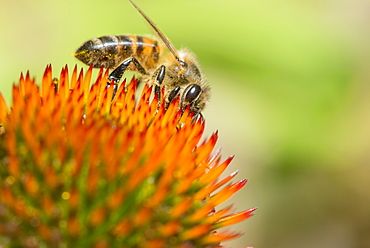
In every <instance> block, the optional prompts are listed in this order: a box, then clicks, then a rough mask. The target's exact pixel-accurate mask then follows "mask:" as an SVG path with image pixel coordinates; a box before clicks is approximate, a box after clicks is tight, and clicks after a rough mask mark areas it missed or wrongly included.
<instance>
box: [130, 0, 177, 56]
mask: <svg viewBox="0 0 370 248" xmlns="http://www.w3.org/2000/svg"><path fill="white" fill-rule="evenodd" d="M129 1H130V2H131V4H132V5H134V7H135V9H136V10H137V11H139V13H140V14H141V15H142V16H143V17H144V18H145V20H146V21H147V22H148V23H149V25H150V26H151V27H152V28H153V29H154V31H155V32H156V33H157V35H158V36H159V37H160V38H161V40H162V41H163V42H164V44H165V45H166V46H167V48H168V50H170V52H171V53H172V54H173V56H174V57H175V59H176V60H177V61H178V62H179V63H180V62H183V61H181V60H180V57H179V54H178V53H177V51H176V48H175V47H174V46H173V45H172V43H171V42H170V40H169V39H168V38H167V36H166V35H165V34H164V33H163V32H162V31H161V30H160V29H159V28H158V27H157V26H156V25H155V24H154V22H153V21H152V20H150V19H149V17H148V16H147V15H146V14H145V13H144V12H143V11H142V10H141V9H140V8H139V7H138V6H137V5H136V4H135V3H134V2H133V1H132V0H129Z"/></svg>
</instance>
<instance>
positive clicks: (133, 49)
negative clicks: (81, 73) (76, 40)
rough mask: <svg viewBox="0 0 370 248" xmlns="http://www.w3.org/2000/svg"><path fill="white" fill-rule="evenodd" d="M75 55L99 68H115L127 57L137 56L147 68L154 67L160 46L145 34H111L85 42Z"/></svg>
mask: <svg viewBox="0 0 370 248" xmlns="http://www.w3.org/2000/svg"><path fill="white" fill-rule="evenodd" d="M74 56H75V57H76V58H78V59H79V60H81V61H82V62H84V63H85V64H87V65H92V66H93V67H98V68H99V67H101V66H104V67H105V68H115V67H117V66H118V65H119V64H120V63H121V62H122V61H123V60H125V59H126V58H129V57H135V58H136V59H137V60H138V61H139V62H140V63H142V65H143V66H144V67H145V68H152V67H154V66H155V65H156V63H157V62H158V59H159V56H160V47H159V45H158V42H157V41H156V40H154V39H151V38H147V37H143V36H136V35H117V36H113V35H111V36H102V37H99V38H94V39H91V40H89V41H87V42H85V43H84V44H83V45H82V46H81V47H80V48H78V49H77V51H76V52H75V54H74Z"/></svg>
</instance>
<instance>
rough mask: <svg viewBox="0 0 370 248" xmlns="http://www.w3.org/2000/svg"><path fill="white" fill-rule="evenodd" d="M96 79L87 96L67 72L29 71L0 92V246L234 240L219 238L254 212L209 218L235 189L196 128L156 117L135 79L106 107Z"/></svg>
mask: <svg viewBox="0 0 370 248" xmlns="http://www.w3.org/2000/svg"><path fill="white" fill-rule="evenodd" d="M107 76H108V72H107V71H105V70H103V69H101V70H100V72H99V74H98V76H97V78H96V80H94V81H95V82H94V83H93V84H92V86H91V87H90V81H91V77H92V68H90V69H89V70H88V71H87V72H86V74H84V73H83V71H82V70H81V71H80V73H78V72H77V68H76V67H75V69H74V71H73V72H72V75H71V76H70V75H69V72H68V68H67V66H66V67H65V68H63V69H62V71H61V74H60V77H59V78H53V77H52V69H51V66H48V67H47V68H46V70H45V73H44V76H43V79H42V83H41V87H38V86H37V85H36V83H35V80H34V79H31V78H30V76H29V73H27V74H26V76H25V77H24V76H23V75H21V77H20V80H19V85H18V86H14V87H13V96H12V97H13V101H12V104H11V108H8V107H7V105H6V103H5V101H4V98H3V97H2V96H1V94H0V161H1V162H0V163H1V164H0V246H3V245H6V247H220V246H221V245H220V244H221V242H222V241H225V240H229V239H231V238H235V237H237V236H239V235H240V234H238V233H234V232H230V231H227V230H226V231H219V230H218V229H219V228H221V227H225V226H228V225H231V224H234V223H237V222H240V221H242V220H245V219H246V218H248V217H250V216H251V215H252V212H253V211H254V209H249V210H246V211H242V212H239V213H231V211H232V208H231V207H226V208H223V209H217V206H218V205H219V204H221V203H223V202H224V201H225V200H227V199H228V198H229V197H231V196H232V195H233V194H234V193H235V192H237V191H238V190H239V189H240V188H242V187H243V186H244V185H245V184H246V180H241V181H238V182H236V183H230V181H231V179H232V178H233V177H234V176H235V175H236V172H235V173H233V174H231V175H229V176H227V177H225V178H223V179H219V176H220V175H221V173H222V172H223V171H224V170H225V168H226V167H227V166H228V164H229V163H230V162H231V160H232V157H229V158H227V159H226V160H225V161H222V160H221V156H220V151H219V150H217V151H213V149H214V146H215V144H216V140H217V132H216V133H214V134H213V135H212V136H211V137H210V138H209V139H207V140H204V141H201V136H202V134H203V131H204V125H205V123H204V120H203V119H202V118H199V117H198V118H196V117H194V116H193V115H192V113H190V112H189V109H186V110H181V109H179V101H178V100H175V101H173V102H172V103H171V104H170V105H169V107H168V109H165V108H164V105H165V104H164V103H163V102H160V101H159V100H158V98H157V97H156V96H154V97H153V93H152V91H153V90H152V87H150V86H148V85H145V87H144V89H143V91H142V94H141V97H140V99H139V100H135V94H136V88H137V84H138V81H137V80H135V79H132V80H131V81H130V82H129V83H127V84H125V83H122V84H121V86H120V87H119V88H118V91H117V94H116V95H115V97H114V98H113V100H112V95H113V87H107V80H106V78H107Z"/></svg>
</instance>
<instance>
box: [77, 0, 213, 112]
mask: <svg viewBox="0 0 370 248" xmlns="http://www.w3.org/2000/svg"><path fill="white" fill-rule="evenodd" d="M129 1H130V2H131V4H132V5H133V6H134V7H135V8H136V10H137V11H138V12H139V13H140V14H141V15H142V16H143V17H144V19H145V20H146V21H147V22H148V23H149V24H150V26H151V27H152V28H153V29H154V31H155V32H156V34H157V35H158V36H159V38H160V40H157V39H155V38H151V37H146V36H136V35H117V36H113V35H111V36H102V37H99V38H93V39H91V40H89V41H87V42H85V43H84V44H82V46H81V47H80V48H78V49H77V51H76V52H75V54H74V56H75V57H76V58H77V59H79V60H80V61H82V62H83V63H85V64H87V65H91V66H93V67H96V68H100V67H102V66H104V67H105V68H108V69H114V70H113V71H112V72H111V73H110V74H109V77H108V80H109V81H110V82H113V83H114V85H115V86H116V88H117V84H118V83H119V80H120V79H121V77H122V75H123V73H124V72H125V71H126V70H134V71H137V72H139V73H140V74H141V79H142V81H144V82H146V83H148V84H150V85H154V86H155V92H156V94H158V96H160V92H162V89H164V94H163V96H162V97H163V98H164V100H165V103H166V107H167V106H168V105H169V104H170V103H171V102H172V101H173V100H174V99H176V98H177V97H179V99H180V107H181V108H182V109H185V108H186V107H188V106H189V107H190V111H191V112H194V113H195V114H201V111H202V110H203V109H204V107H205V105H206V103H207V101H208V99H209V97H210V87H209V86H208V84H207V82H206V79H205V78H204V77H203V76H202V73H201V71H200V69H199V65H198V62H197V59H196V57H195V55H194V54H193V53H192V52H190V51H189V50H188V49H181V50H179V51H177V50H176V49H175V47H174V46H173V45H172V43H171V42H170V41H169V39H168V38H167V37H166V36H165V34H164V33H163V32H162V31H161V30H159V28H158V27H157V26H156V25H155V24H154V23H153V21H151V20H150V19H149V17H148V16H147V15H146V14H144V12H143V11H142V10H141V9H140V8H139V7H138V6H136V4H135V3H133V2H132V0H129ZM160 41H162V42H163V44H162V43H161V42H160ZM167 49H168V50H169V53H168V52H167V53H166V50H167Z"/></svg>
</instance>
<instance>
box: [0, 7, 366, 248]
mask: <svg viewBox="0 0 370 248" xmlns="http://www.w3.org/2000/svg"><path fill="white" fill-rule="evenodd" d="M136 3H137V4H138V5H139V6H140V7H141V8H142V9H143V11H144V12H145V13H146V14H147V15H148V16H150V17H151V18H152V19H153V20H154V22H155V23H156V24H157V25H158V26H159V27H160V28H161V29H162V30H163V31H164V32H165V33H166V35H167V36H168V37H169V38H170V39H171V41H172V42H173V43H174V45H175V46H176V47H177V48H180V47H181V46H186V47H188V48H190V49H191V50H192V51H193V52H194V53H195V54H197V56H198V59H199V61H200V62H201V64H202V67H203V70H204V73H205V74H206V76H207V78H208V80H209V84H210V85H211V87H212V92H213V94H212V98H211V101H210V103H209V105H208V107H207V109H206V110H205V111H204V116H205V118H206V120H207V123H206V126H207V134H206V136H209V134H210V133H211V132H213V131H214V130H216V129H218V130H219V135H220V138H219V142H218V146H219V147H222V148H223V155H224V158H226V157H227V156H229V155H232V154H235V155H236V158H235V159H234V161H233V163H231V165H230V166H229V167H230V168H229V169H228V173H231V172H232V171H234V170H237V169H238V170H239V175H238V176H237V179H242V178H245V177H247V178H248V179H249V183H248V184H247V185H246V187H245V188H244V189H242V190H241V191H240V192H239V193H238V194H237V195H236V196H234V198H232V199H231V200H229V201H228V203H227V204H226V205H228V204H230V203H232V202H235V203H236V207H237V210H240V211H241V210H244V209H247V208H252V207H258V208H259V209H258V210H257V211H256V215H255V216H254V217H252V218H251V219H249V220H248V221H246V222H243V223H241V224H238V225H236V226H233V227H232V229H233V230H239V231H243V232H245V235H244V236H243V237H241V238H239V239H237V240H235V241H232V242H230V243H228V244H227V245H228V246H230V247H242V246H254V247H256V248H257V247H258V248H268V247H274V248H295V247H300V248H306V247H307V248H308V247H315V248H321V247H322V248H326V247H336V248H341V247H343V248H352V247H356V248H357V247H359V248H360V247H370V235H369V233H370V207H369V205H370V204H369V203H370V179H369V177H370V141H369V138H370V131H369V123H370V111H369V106H370V98H369V96H370V93H369V92H370V86H369V82H370V81H369V80H370V70H369V65H370V61H369V52H370V49H369V44H370V43H369V41H370V31H369V30H370V29H369V27H370V3H369V2H368V1H366V0H347V1H345V0H310V1H309V0H302V1H294V0H281V1H276V0H260V1H257V0H255V1H252V0H223V1H220V0H197V1H195V0H187V1H176V0H172V1H169V0H158V1H153V0H151V1H148V0H137V1H136ZM0 13H1V14H0V35H1V38H0V71H1V73H0V85H1V86H0V87H1V88H0V90H1V92H2V93H3V94H4V95H5V97H6V99H7V101H10V99H11V96H10V92H11V87H12V83H15V82H17V81H18V78H19V73H20V72H21V71H22V72H26V71H27V70H30V72H31V75H32V76H35V77H36V79H37V80H38V82H40V80H41V75H42V73H43V71H44V68H45V66H46V65H47V64H49V63H51V64H52V66H53V73H54V76H58V75H59V73H60V69H61V68H62V67H63V66H64V65H65V64H68V65H69V66H70V67H71V68H72V67H73V66H74V65H75V64H76V63H77V64H78V65H79V66H84V65H82V64H81V63H80V62H78V61H77V60H76V59H75V58H74V57H73V56H72V53H73V52H74V51H75V50H76V49H77V47H78V46H79V45H81V44H82V43H83V42H85V41H86V40H88V39H90V38H93V37H98V36H102V35H110V34H151V33H152V32H151V30H150V29H149V27H148V25H147V24H146V23H145V22H144V20H143V19H142V17H141V16H140V15H139V14H138V13H137V12H136V11H135V10H134V8H133V7H132V6H130V4H129V2H128V1H124V0H107V1H98V0H90V1H86V0H80V1H76V0H64V1H60V0H59V1H55V0H49V1H46V0H43V1H42V0H33V1H21V0H18V1H15V0H13V1H10V0H9V1H7V0H0Z"/></svg>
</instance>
